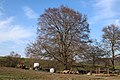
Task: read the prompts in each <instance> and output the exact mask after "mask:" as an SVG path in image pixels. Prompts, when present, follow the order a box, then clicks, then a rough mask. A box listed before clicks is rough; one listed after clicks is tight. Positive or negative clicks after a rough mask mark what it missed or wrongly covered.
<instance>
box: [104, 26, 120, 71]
mask: <svg viewBox="0 0 120 80" xmlns="http://www.w3.org/2000/svg"><path fill="white" fill-rule="evenodd" d="M102 31H103V42H104V43H105V46H106V47H107V48H108V50H109V53H110V54H111V56H112V58H111V62H112V68H113V70H114V69H115V62H114V61H115V52H116V51H117V52H118V51H119V50H120V49H119V48H120V28H119V26H118V25H115V24H111V25H108V26H106V27H104V28H103V30H102Z"/></svg>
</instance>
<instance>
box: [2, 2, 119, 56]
mask: <svg viewBox="0 0 120 80" xmlns="http://www.w3.org/2000/svg"><path fill="white" fill-rule="evenodd" d="M119 4H120V0H0V56H7V55H9V54H10V52H11V51H15V52H17V53H18V54H20V55H21V56H22V57H25V48H26V46H27V44H28V43H29V42H32V41H34V40H35V38H36V36H37V35H36V33H37V26H38V25H37V23H38V18H39V16H40V15H41V14H43V13H44V11H45V9H48V8H54V7H55V8H58V7H60V6H61V5H64V6H67V7H69V8H72V9H74V10H75V11H78V12H80V13H82V14H85V15H87V19H88V23H89V24H90V26H89V27H90V32H91V33H90V37H91V38H92V39H97V40H98V41H100V40H102V28H103V27H105V26H107V25H109V24H112V23H114V24H117V25H120V8H119Z"/></svg>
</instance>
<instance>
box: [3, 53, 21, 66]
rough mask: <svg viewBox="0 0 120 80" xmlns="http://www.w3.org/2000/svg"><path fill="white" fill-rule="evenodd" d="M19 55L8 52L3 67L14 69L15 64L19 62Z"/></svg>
mask: <svg viewBox="0 0 120 80" xmlns="http://www.w3.org/2000/svg"><path fill="white" fill-rule="evenodd" d="M20 57H21V56H20V55H19V54H18V53H16V52H14V51H12V52H10V55H8V56H6V57H5V61H4V62H5V63H4V64H5V66H6V67H16V65H17V64H19V62H20V60H21V59H20Z"/></svg>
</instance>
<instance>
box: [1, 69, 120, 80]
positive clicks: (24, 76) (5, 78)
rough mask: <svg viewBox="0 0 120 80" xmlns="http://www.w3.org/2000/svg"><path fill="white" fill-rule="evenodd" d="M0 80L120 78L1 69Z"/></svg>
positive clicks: (119, 78) (107, 79)
mask: <svg viewBox="0 0 120 80" xmlns="http://www.w3.org/2000/svg"><path fill="white" fill-rule="evenodd" d="M0 80H120V76H112V77H100V76H87V75H78V74H76V75H75V74H59V73H54V74H52V73H49V72H41V71H33V70H23V69H16V68H7V67H0Z"/></svg>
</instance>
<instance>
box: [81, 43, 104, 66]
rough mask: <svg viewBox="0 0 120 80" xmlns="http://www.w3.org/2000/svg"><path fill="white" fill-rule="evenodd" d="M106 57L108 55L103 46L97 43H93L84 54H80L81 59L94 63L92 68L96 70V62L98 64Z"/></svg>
mask: <svg viewBox="0 0 120 80" xmlns="http://www.w3.org/2000/svg"><path fill="white" fill-rule="evenodd" d="M81 55H82V56H81ZM105 55H106V53H105V51H104V49H103V48H102V45H101V44H100V43H98V42H97V41H93V42H92V43H91V44H89V45H88V46H87V47H86V49H85V51H84V52H83V53H82V54H80V56H79V57H80V59H82V60H84V61H85V62H86V61H87V62H90V63H92V67H93V68H95V64H96V62H98V60H99V59H100V58H103V57H104V56H105Z"/></svg>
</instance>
